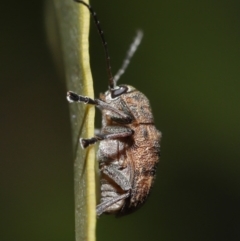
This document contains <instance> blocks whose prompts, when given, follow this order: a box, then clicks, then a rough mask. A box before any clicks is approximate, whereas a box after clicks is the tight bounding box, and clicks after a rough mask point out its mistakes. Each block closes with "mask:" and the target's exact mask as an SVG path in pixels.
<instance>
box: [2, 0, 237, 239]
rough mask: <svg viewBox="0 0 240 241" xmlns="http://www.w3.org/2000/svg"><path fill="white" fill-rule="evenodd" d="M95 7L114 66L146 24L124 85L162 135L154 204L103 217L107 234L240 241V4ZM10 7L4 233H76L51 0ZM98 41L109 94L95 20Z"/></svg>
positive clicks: (6, 20)
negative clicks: (145, 104)
mask: <svg viewBox="0 0 240 241" xmlns="http://www.w3.org/2000/svg"><path fill="white" fill-rule="evenodd" d="M91 3H92V5H93V6H94V8H95V10H96V11H97V13H98V16H99V18H100V20H101V23H102V26H103V29H104V31H105V35H106V38H107V41H108V43H109V48H110V54H111V57H112V65H113V70H114V72H116V71H117V70H118V67H120V65H121V63H122V60H123V58H124V56H125V52H126V50H127V48H128V46H129V44H130V42H131V41H132V38H133V36H134V34H135V30H136V29H138V28H141V29H143V31H144V33H145V36H144V39H143V43H142V45H141V46H140V48H139V50H138V52H137V53H136V55H135V56H134V58H133V60H132V62H131V64H130V67H129V69H128V70H127V72H126V73H125V75H124V76H123V77H122V79H121V81H120V82H121V83H127V84H131V85H133V86H135V87H137V88H138V89H139V90H141V91H143V92H144V93H145V94H146V95H147V96H148V97H149V99H150V101H151V104H152V108H153V112H154V115H155V122H156V125H157V127H158V129H160V130H161V131H162V133H163V139H162V142H161V146H162V157H161V162H160V164H159V168H158V173H157V180H156V184H155V186H154V188H153V191H152V194H151V196H150V198H149V200H148V202H147V203H146V205H145V206H144V207H143V208H142V209H141V210H139V211H138V212H136V213H134V214H132V215H130V216H126V217H123V218H121V219H115V217H112V216H103V217H101V218H100V219H99V222H98V229H97V236H98V240H105V241H107V240H114V241H118V240H119V241H120V240H161V241H170V240H171V241H172V240H174V241H175V240H178V241H180V240H182V241H188V240H189V241H190V240H227V241H232V240H240V220H239V217H240V208H239V204H240V185H239V184H240V175H239V174H240V148H239V144H240V125H239V123H240V95H239V90H240V80H239V76H240V68H239V64H240V15H239V13H240V2H239V1H236V0H230V1H227V0H224V1H216V0H215V1H206V0H204V1H174V0H172V1H166V0H161V1H153V2H151V4H150V2H144V1H142V2H140V1H137V0H132V1H114V2H113V1H110V0H102V1H97V0H93V1H92V2H91ZM0 13H1V14H0V31H1V38H0V79H1V88H0V92H1V94H0V98H1V101H0V108H1V109H0V110H1V118H0V120H1V125H0V128H1V132H0V133H1V135H0V136H1V138H0V140H1V151H0V186H1V194H0V206H1V209H0V210H1V214H0V217H1V222H0V240H1V241H15V240H18V241H21V240H24V241H30V240H35V241H40V240H41V241H53V240H57V241H66V240H68V241H70V240H74V207H73V160H72V147H71V133H70V123H69V113H68V103H67V101H66V99H65V95H66V89H65V85H64V83H63V82H61V79H62V77H61V76H59V75H58V72H57V70H56V68H55V66H54V63H53V60H52V57H51V54H50V51H49V48H48V45H47V43H46V34H45V30H44V2H43V1H25V2H24V1H16V0H12V1H4V2H2V4H1V9H0ZM92 27H93V25H92ZM90 46H91V50H90V54H91V64H92V71H93V77H94V84H95V93H96V96H98V94H99V92H103V91H105V90H106V88H107V86H106V85H107V77H106V72H105V62H104V54H103V50H102V46H101V43H100V40H99V36H98V34H97V32H96V29H95V28H92V29H91V41H90ZM96 125H97V126H99V125H100V124H99V120H98V121H97V124H96Z"/></svg>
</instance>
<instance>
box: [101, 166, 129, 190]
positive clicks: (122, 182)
mask: <svg viewBox="0 0 240 241" xmlns="http://www.w3.org/2000/svg"><path fill="white" fill-rule="evenodd" d="M102 173H104V174H105V175H107V176H108V177H109V178H111V179H112V180H113V181H114V182H115V183H116V184H117V185H118V186H120V187H121V189H122V190H123V191H129V190H130V189H131V184H130V182H129V180H128V179H127V178H126V176H124V174H123V173H122V172H121V171H120V170H119V166H117V165H114V164H110V165H108V166H104V168H103V169H102Z"/></svg>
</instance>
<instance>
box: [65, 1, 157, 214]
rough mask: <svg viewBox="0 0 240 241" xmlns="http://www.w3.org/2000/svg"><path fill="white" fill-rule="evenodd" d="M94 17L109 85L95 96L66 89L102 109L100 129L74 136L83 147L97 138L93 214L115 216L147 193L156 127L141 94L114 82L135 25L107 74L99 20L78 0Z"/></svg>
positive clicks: (76, 99) (75, 98) (71, 96)
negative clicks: (113, 69)
mask: <svg viewBox="0 0 240 241" xmlns="http://www.w3.org/2000/svg"><path fill="white" fill-rule="evenodd" d="M75 1H76V2H79V3H82V4H84V5H85V6H86V7H88V9H89V10H90V12H91V13H92V15H93V17H94V21H95V23H96V26H97V28H98V31H99V33H100V36H101V39H102V42H103V44H104V50H105V54H106V60H107V68H108V73H109V89H108V91H106V92H105V94H101V95H100V98H99V99H91V98H90V97H86V96H81V95H78V94H76V93H74V92H71V91H69V92H68V93H67V99H68V101H69V102H83V103H85V104H90V105H95V106H96V107H98V108H99V109H100V110H101V111H102V129H101V132H100V133H99V134H96V135H95V136H94V137H92V138H89V139H83V138H81V139H80V143H81V145H82V147H83V148H87V147H88V146H89V145H91V144H94V143H96V142H98V141H99V142H100V144H99V149H98V153H97V159H98V161H99V169H100V180H101V200H100V204H99V205H98V206H97V215H98V216H99V215H101V214H102V213H111V214H116V215H118V216H122V215H124V214H128V213H130V212H132V211H135V210H136V209H137V208H139V207H140V206H141V205H142V204H143V203H144V202H145V200H146V198H147V197H148V195H149V191H150V189H151V187H152V184H153V181H154V178H155V173H156V167H157V163H158V161H159V155H160V145H159V141H160V138H161V133H160V132H159V131H158V130H157V129H156V127H155V126H154V121H153V115H152V111H151V108H150V104H149V101H148V99H147V98H146V96H145V95H144V94H143V93H141V92H140V91H138V90H136V89H135V88H134V87H132V86H130V85H120V86H117V85H116V82H117V80H118V79H119V77H120V76H121V75H122V74H123V73H124V71H125V69H126V67H127V66H128V63H129V60H130V59H131V57H132V56H133V54H134V52H135V51H136V49H137V46H138V45H139V44H140V42H141V39H142V35H143V34H142V32H141V31H138V33H137V36H136V37H135V39H134V42H133V43H132V45H131V46H130V49H129V51H128V53H127V57H126V59H125V61H124V62H123V66H122V68H121V69H120V70H119V71H118V73H117V74H116V75H115V76H114V77H112V74H111V67H110V58H109V55H108V50H107V46H106V41H105V39H104V36H103V32H102V30H101V28H100V25H99V21H98V20H97V17H96V14H95V13H94V11H93V9H92V7H91V6H89V5H88V4H86V3H85V2H83V1H81V0H75Z"/></svg>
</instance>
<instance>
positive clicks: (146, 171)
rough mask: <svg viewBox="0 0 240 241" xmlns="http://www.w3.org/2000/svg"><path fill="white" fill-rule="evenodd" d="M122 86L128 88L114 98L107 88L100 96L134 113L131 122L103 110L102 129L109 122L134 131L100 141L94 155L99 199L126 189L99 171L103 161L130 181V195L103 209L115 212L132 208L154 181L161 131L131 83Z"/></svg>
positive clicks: (143, 99) (141, 94)
mask: <svg viewBox="0 0 240 241" xmlns="http://www.w3.org/2000/svg"><path fill="white" fill-rule="evenodd" d="M125 86H127V87H128V89H129V91H128V92H127V93H124V94H122V95H120V96H119V97H117V98H114V99H113V98H111V95H110V93H109V92H108V91H107V92H106V93H105V94H104V95H101V96H100V99H101V100H103V101H105V102H107V103H111V105H112V106H113V107H115V108H117V109H118V110H121V111H127V112H129V113H130V114H131V115H132V116H133V121H132V122H131V123H130V124H119V122H116V121H114V117H116V114H115V113H113V112H112V111H109V110H102V114H103V115H102V116H103V120H102V125H103V129H102V131H104V127H105V126H111V125H114V126H116V125H119V126H126V127H129V128H131V129H132V130H133V131H134V134H133V135H132V136H130V137H125V138H119V139H116V140H111V139H105V140H102V141H101V142H100V144H99V150H98V154H97V157H98V161H99V167H100V173H101V203H102V202H104V201H107V200H109V199H111V198H112V197H116V196H120V195H121V194H123V193H125V192H126V191H124V190H122V188H121V187H119V186H118V185H117V184H116V183H114V181H113V180H111V179H110V178H109V177H108V176H107V175H105V174H103V173H102V172H101V171H102V170H103V168H104V166H105V165H109V164H115V165H116V166H117V167H118V169H119V170H120V171H121V173H122V174H123V175H124V176H125V177H126V178H127V179H128V181H129V183H130V184H131V193H130V196H129V197H128V198H127V199H125V200H121V201H118V202H117V203H115V204H113V205H112V206H110V207H108V208H107V209H106V210H105V213H116V214H117V215H123V214H127V213H130V212H132V211H135V210H136V209H137V208H138V207H140V206H141V205H142V204H143V203H144V202H145V200H146V198H147V197H148V195H149V192H150V189H151V187H152V185H153V182H154V178H155V173H156V167H157V163H158V161H159V157H160V145H159V142H160V138H161V133H160V132H159V131H158V130H157V129H156V127H155V126H154V122H153V115H152V111H151V108H150V104H149V101H148V99H147V98H146V96H145V95H144V94H143V93H141V92H140V91H138V90H136V89H135V88H134V87H132V86H129V85H125Z"/></svg>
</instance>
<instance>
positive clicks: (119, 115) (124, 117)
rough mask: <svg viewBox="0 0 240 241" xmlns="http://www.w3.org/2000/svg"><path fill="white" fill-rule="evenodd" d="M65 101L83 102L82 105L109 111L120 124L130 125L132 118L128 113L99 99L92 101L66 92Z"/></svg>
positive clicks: (86, 97)
mask: <svg viewBox="0 0 240 241" xmlns="http://www.w3.org/2000/svg"><path fill="white" fill-rule="evenodd" d="M67 100H68V101H69V102H83V103H84V104H89V105H95V106H96V107H98V108H99V109H101V110H109V111H111V112H113V113H115V115H116V116H115V117H114V118H115V119H116V120H121V123H126V124H128V123H131V122H132V120H133V116H132V115H131V114H130V113H129V112H128V111H126V110H125V111H121V110H118V109H117V108H115V107H112V105H111V104H108V103H106V102H104V101H102V100H99V99H92V98H90V97H88V96H83V95H78V94H76V93H74V92H72V91H68V92H67Z"/></svg>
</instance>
